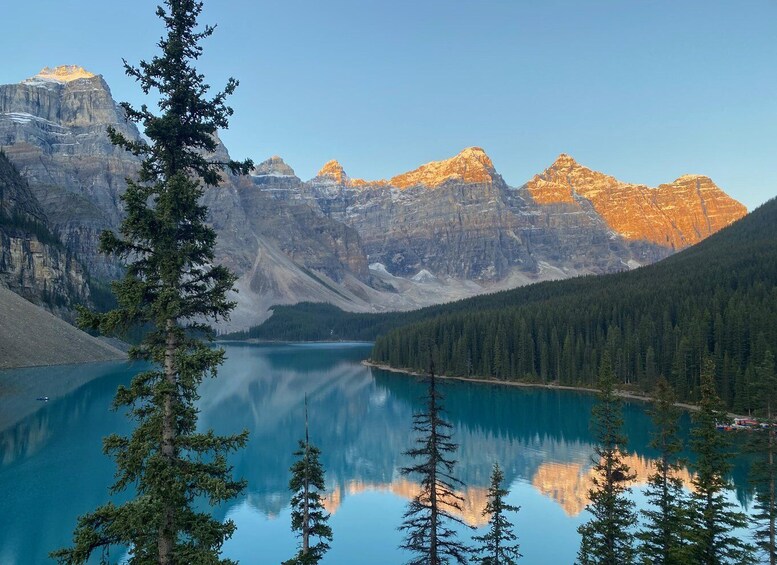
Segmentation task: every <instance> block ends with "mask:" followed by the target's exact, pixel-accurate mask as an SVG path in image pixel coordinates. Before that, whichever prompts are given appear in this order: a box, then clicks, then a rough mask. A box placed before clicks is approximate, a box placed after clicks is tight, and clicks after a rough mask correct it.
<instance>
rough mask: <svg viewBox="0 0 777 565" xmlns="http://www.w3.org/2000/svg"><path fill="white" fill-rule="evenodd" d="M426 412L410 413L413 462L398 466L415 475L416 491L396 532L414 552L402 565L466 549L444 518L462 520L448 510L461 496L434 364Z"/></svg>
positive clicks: (432, 564)
mask: <svg viewBox="0 0 777 565" xmlns="http://www.w3.org/2000/svg"><path fill="white" fill-rule="evenodd" d="M424 400H425V404H426V411H425V412H421V413H418V414H415V415H414V416H413V431H414V432H415V433H416V434H417V438H416V441H415V442H416V445H417V447H415V448H414V449H410V450H408V451H407V452H406V453H405V455H409V456H410V457H412V458H413V459H415V460H417V461H418V463H416V464H415V465H411V466H409V467H404V468H402V474H403V475H415V476H418V477H420V482H421V492H419V493H418V495H417V496H416V497H415V498H414V499H413V500H412V501H410V503H409V504H408V508H407V510H406V511H405V514H404V517H403V521H402V525H401V526H400V527H399V529H400V531H403V532H405V540H404V542H403V544H402V545H401V546H400V547H401V548H402V549H406V550H408V551H411V552H412V553H414V554H415V555H414V557H413V558H411V559H410V561H408V565H442V564H444V563H450V562H451V560H453V561H454V562H456V563H466V557H465V556H466V554H467V548H466V547H465V546H464V545H463V544H462V543H461V542H459V541H458V540H457V539H456V532H455V530H453V529H452V528H451V526H450V525H449V523H450V522H456V523H458V524H463V522H462V521H461V520H460V519H459V518H456V517H454V516H453V515H452V514H451V512H453V511H457V510H458V511H460V510H461V502H462V497H461V496H460V495H459V494H457V493H456V488H457V487H463V486H464V485H463V483H462V482H461V481H460V480H458V479H457V478H455V477H454V476H453V467H454V465H455V463H456V462H455V460H454V459H453V458H452V457H451V455H452V454H453V453H455V452H456V450H457V449H458V446H457V445H456V444H455V443H453V442H452V441H451V434H450V431H449V430H450V429H451V425H450V424H449V423H448V422H446V421H445V420H444V419H443V418H442V414H443V412H444V411H445V409H444V407H443V402H442V401H443V398H442V394H441V393H440V392H439V391H438V390H437V385H436V379H435V376H434V365H432V366H431V367H430V368H429V389H428V393H427V395H426V397H425V399H424Z"/></svg>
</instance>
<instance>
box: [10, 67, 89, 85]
mask: <svg viewBox="0 0 777 565" xmlns="http://www.w3.org/2000/svg"><path fill="white" fill-rule="evenodd" d="M95 76H96V75H95V74H94V73H90V72H89V71H87V70H86V69H85V68H83V67H79V66H78V65H60V66H59V67H53V68H52V67H43V69H42V70H41V71H40V72H39V73H38V74H37V75H35V76H34V77H31V78H28V79H27V80H26V81H23V82H24V83H28V82H34V81H38V80H49V81H55V82H71V81H74V80H78V79H81V78H94V77H95Z"/></svg>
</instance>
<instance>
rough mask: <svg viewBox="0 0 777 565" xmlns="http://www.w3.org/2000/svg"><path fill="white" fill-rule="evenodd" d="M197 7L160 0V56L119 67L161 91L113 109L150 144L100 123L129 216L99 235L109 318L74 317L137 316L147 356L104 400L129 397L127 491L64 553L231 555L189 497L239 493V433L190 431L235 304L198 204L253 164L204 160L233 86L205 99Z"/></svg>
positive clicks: (158, 559)
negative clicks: (121, 268) (126, 172)
mask: <svg viewBox="0 0 777 565" xmlns="http://www.w3.org/2000/svg"><path fill="white" fill-rule="evenodd" d="M201 11H202V3H201V2H197V1H194V0H166V1H165V3H164V6H160V7H158V8H157V11H156V14H157V16H158V17H160V18H161V19H162V20H163V22H164V25H165V27H166V35H165V36H164V37H162V39H161V40H160V41H159V44H158V45H159V48H160V49H161V54H159V55H157V56H155V57H154V58H153V59H152V60H151V61H150V62H146V61H141V62H140V64H139V66H138V67H134V66H131V65H129V64H127V63H126V62H125V71H126V73H127V75H129V76H130V77H133V78H134V79H135V80H137V82H138V83H139V84H140V88H141V89H142V90H143V92H144V93H145V94H149V93H151V92H152V91H154V92H156V93H158V100H159V101H158V109H159V113H160V114H159V115H155V114H154V113H153V112H152V111H151V110H150V109H149V108H148V107H147V106H146V105H143V106H142V107H141V108H140V109H135V108H133V107H132V106H131V105H129V104H127V103H123V104H122V107H123V108H124V111H125V112H126V115H127V117H128V119H129V120H131V121H133V122H136V123H140V124H142V126H143V127H144V128H145V133H146V136H147V138H148V140H149V142H148V143H147V142H145V141H133V140H130V139H127V138H126V137H124V136H123V135H121V134H120V133H118V132H117V131H115V130H109V135H110V137H111V140H112V142H113V143H114V144H116V145H118V146H120V147H123V148H125V149H127V150H128V151H130V152H132V153H134V154H135V155H139V156H142V157H143V162H142V166H141V169H140V173H139V178H138V179H137V181H128V186H127V190H126V192H125V193H124V195H123V196H122V200H123V202H124V206H125V212H126V217H125V219H124V221H123V222H122V224H121V229H120V234H115V233H113V232H105V233H103V234H102V237H101V241H100V243H101V249H102V251H103V252H104V253H108V254H113V255H115V256H117V257H119V258H121V259H123V260H125V262H126V274H125V276H124V278H123V279H122V280H120V281H118V282H116V283H114V284H113V290H114V293H115V295H116V299H117V302H118V307H117V308H116V309H115V310H113V311H111V312H108V313H106V314H96V313H89V312H82V316H81V322H82V324H83V325H85V326H89V327H92V328H96V329H98V330H99V331H100V332H102V333H103V334H113V333H115V332H119V331H122V330H125V329H126V328H130V327H133V326H138V325H143V326H145V327H148V328H150V329H149V331H148V332H147V333H146V334H145V336H144V338H143V340H142V342H141V343H140V345H138V346H136V347H133V348H132V349H131V351H130V356H131V357H132V358H134V359H142V360H145V361H149V362H151V363H152V366H153V368H152V369H151V370H149V371H145V372H142V373H140V374H138V375H136V376H135V377H134V378H133V380H132V383H131V385H130V386H129V387H123V386H122V387H119V390H118V392H117V394H116V398H115V400H114V407H115V408H116V409H118V408H120V407H127V408H128V411H129V414H130V415H131V417H132V418H133V419H134V420H135V421H136V422H137V426H136V428H135V430H134V431H133V432H132V434H131V435H130V436H129V437H120V436H117V435H112V436H109V437H107V438H106V439H105V440H104V451H105V452H106V453H107V454H110V455H112V456H113V457H114V458H115V460H116V464H117V467H118V470H117V472H116V482H115V483H114V484H113V486H112V487H111V493H112V494H113V493H118V492H121V491H124V490H125V489H126V488H127V487H129V486H133V487H134V488H135V491H136V495H135V497H134V498H133V499H131V500H129V501H128V502H125V503H124V504H122V505H120V506H116V505H114V504H113V503H108V504H106V505H104V506H101V507H100V508H98V509H97V510H95V511H94V512H92V513H89V514H87V515H85V516H82V517H81V518H80V519H79V521H78V526H77V528H76V530H75V533H74V542H73V547H71V548H67V549H62V550H59V551H57V552H55V554H54V556H55V557H56V559H58V560H59V561H60V562H61V563H84V562H86V560H87V559H88V558H89V556H90V555H91V554H92V553H93V552H94V551H95V550H98V549H102V550H103V551H105V548H107V547H109V546H117V545H118V546H126V547H128V548H129V555H130V559H129V562H130V563H137V564H140V563H159V564H162V565H170V564H175V563H178V564H188V563H229V562H230V561H229V560H221V559H220V558H219V552H220V549H221V546H222V544H223V543H224V541H225V540H226V539H227V538H229V537H230V536H231V534H232V533H233V532H234V530H235V525H234V523H233V522H231V521H229V520H228V521H226V522H225V523H221V522H219V521H217V520H215V519H213V518H212V517H211V515H210V514H209V513H204V512H201V511H198V510H197V509H196V508H195V506H196V505H195V501H196V500H198V499H204V500H206V501H208V502H209V503H210V504H212V505H215V504H219V503H221V502H223V501H225V500H228V499H230V498H232V497H234V496H235V495H237V494H238V493H239V492H240V491H241V490H242V489H243V488H244V483H243V482H242V481H236V480H233V479H232V478H231V467H230V466H229V465H228V463H227V459H226V456H227V454H228V453H229V452H230V451H233V450H235V449H238V448H240V447H242V446H243V445H244V443H245V441H246V437H247V436H246V434H245V433H242V434H238V435H232V436H217V435H215V434H214V433H213V432H212V431H205V432H197V431H196V427H197V412H198V411H197V408H196V406H195V403H196V401H197V400H198V398H199V396H198V392H197V390H198V386H199V384H200V382H201V381H202V379H203V378H204V377H205V376H215V374H216V369H217V367H218V365H219V364H221V362H222V360H223V357H224V351H223V350H221V349H213V348H211V347H210V346H209V345H208V344H207V342H206V340H210V339H212V332H211V330H210V328H209V327H208V326H207V325H206V322H207V320H208V319H214V320H215V319H217V318H219V317H221V318H224V317H226V316H228V313H229V311H230V310H231V309H232V308H233V306H234V304H233V303H232V302H230V301H229V300H228V299H227V297H226V295H227V292H228V291H229V290H230V289H231V288H232V284H233V282H234V276H233V275H232V274H231V273H230V272H229V271H228V270H227V269H225V268H224V267H220V266H214V265H213V260H214V256H213V247H214V243H215V239H216V235H215V232H214V231H213V230H212V229H211V228H210V227H208V226H207V225H206V224H205V219H206V212H207V210H206V208H205V207H204V206H202V205H201V204H200V197H201V196H202V194H203V190H204V189H203V186H202V185H203V184H204V185H206V186H214V185H216V184H217V183H218V181H219V175H220V174H221V172H222V171H223V170H224V169H228V170H230V171H232V172H233V173H245V172H247V170H248V168H249V167H250V165H251V164H250V162H244V163H237V162H234V161H230V162H227V163H219V162H214V161H213V160H211V159H209V155H210V154H212V153H213V152H214V150H215V149H216V143H217V142H216V140H215V138H214V135H215V133H216V131H217V129H219V128H226V127H227V126H228V118H229V116H230V115H231V114H232V110H231V109H230V108H229V107H227V106H226V105H225V99H226V97H227V96H228V95H229V94H231V93H232V92H233V91H234V89H235V87H236V86H237V81H235V80H233V79H230V80H229V81H228V83H227V85H226V87H225V89H224V90H223V91H222V92H220V93H218V94H216V95H215V96H213V97H212V98H207V97H206V96H207V93H208V90H209V87H208V85H207V84H206V83H205V82H204V77H203V75H201V74H199V73H198V72H197V71H196V69H195V68H194V66H193V65H194V63H195V61H196V60H197V59H198V58H199V57H200V55H201V53H202V48H201V46H200V41H201V40H203V39H204V38H207V37H208V36H210V35H211V34H212V33H213V30H214V28H213V27H210V26H206V27H202V28H200V27H199V26H198V23H197V19H198V16H199V15H200V13H201Z"/></svg>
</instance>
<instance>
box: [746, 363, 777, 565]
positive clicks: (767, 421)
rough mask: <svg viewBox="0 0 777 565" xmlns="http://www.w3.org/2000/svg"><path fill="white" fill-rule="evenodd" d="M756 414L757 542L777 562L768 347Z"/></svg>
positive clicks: (775, 435)
mask: <svg viewBox="0 0 777 565" xmlns="http://www.w3.org/2000/svg"><path fill="white" fill-rule="evenodd" d="M755 374H756V382H755V391H754V393H755V394H754V395H753V397H754V399H755V414H756V416H757V417H758V420H759V421H760V422H761V425H762V429H761V430H759V431H758V432H757V433H753V434H751V435H750V438H751V442H750V446H749V447H750V451H751V452H752V453H753V456H754V459H755V460H754V461H753V465H752V468H751V471H750V480H751V482H752V483H753V486H754V487H755V505H754V507H755V513H754V516H753V519H754V521H755V524H756V528H755V542H756V548H757V549H758V552H759V557H762V558H763V560H764V562H768V563H769V564H770V565H775V564H777V539H776V538H777V427H775V426H777V372H775V366H774V356H773V355H772V352H771V351H769V350H767V351H766V353H765V355H764V359H763V361H762V362H761V363H760V364H759V365H758V367H757V369H756V373H755Z"/></svg>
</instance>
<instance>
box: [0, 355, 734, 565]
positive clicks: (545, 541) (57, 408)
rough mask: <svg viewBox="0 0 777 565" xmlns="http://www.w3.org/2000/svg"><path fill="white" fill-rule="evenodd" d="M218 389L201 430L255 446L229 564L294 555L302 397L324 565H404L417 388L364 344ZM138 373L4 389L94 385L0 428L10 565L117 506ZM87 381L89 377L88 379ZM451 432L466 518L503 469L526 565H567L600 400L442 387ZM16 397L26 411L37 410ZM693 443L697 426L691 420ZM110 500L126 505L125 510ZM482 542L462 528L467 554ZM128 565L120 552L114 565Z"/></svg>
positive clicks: (253, 366)
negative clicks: (324, 542) (319, 489)
mask: <svg viewBox="0 0 777 565" xmlns="http://www.w3.org/2000/svg"><path fill="white" fill-rule="evenodd" d="M226 349H227V357H228V360H227V362H226V363H225V364H224V366H223V367H222V368H221V370H220V374H219V377H218V378H217V379H215V380H213V379H209V380H207V381H206V382H205V383H204V384H203V386H202V388H201V395H202V400H201V402H200V409H201V414H200V424H201V426H202V427H203V428H206V427H212V428H214V429H215V430H216V431H217V432H219V433H224V434H230V433H235V432H239V431H241V430H243V429H247V430H248V431H249V432H250V441H249V443H248V445H247V447H246V448H245V449H244V450H242V451H241V452H239V453H237V454H235V455H234V457H233V458H232V462H233V464H234V474H235V476H236V477H242V478H244V479H246V480H247V481H248V488H247V489H246V491H245V492H244V493H243V494H242V495H241V496H240V497H239V498H236V499H234V500H232V501H230V502H229V503H228V504H225V505H223V506H221V507H218V508H216V509H214V514H215V515H216V516H217V517H218V518H219V519H221V520H224V519H227V518H230V519H232V520H234V521H235V522H236V523H237V527H238V529H237V532H236V534H235V535H234V537H233V538H232V539H230V540H229V541H227V543H226V544H225V546H224V556H226V557H230V558H232V559H237V560H239V561H240V562H241V563H244V564H253V563H270V564H276V565H277V564H278V563H280V562H281V561H282V560H284V559H288V558H290V557H291V556H292V555H293V554H294V552H295V550H296V539H295V538H294V536H293V534H292V532H291V530H290V526H289V524H290V519H289V506H288V504H289V499H290V493H289V491H288V480H289V472H288V470H289V467H290V466H291V464H292V462H293V455H292V453H293V452H294V451H295V449H296V447H297V441H298V439H300V438H301V437H302V436H303V435H304V396H305V394H307V396H308V404H309V410H310V430H311V441H312V442H313V443H315V444H316V445H317V446H318V447H319V448H320V449H321V451H322V457H321V461H322V463H323V466H324V468H325V470H326V483H327V490H328V493H327V508H328V509H329V511H330V512H331V514H332V517H331V519H330V525H331V526H332V529H333V533H334V540H333V542H332V549H331V550H330V551H329V552H328V553H327V555H326V557H325V559H324V560H323V563H325V564H332V565H334V564H346V565H348V564H354V565H359V564H377V565H380V564H399V563H403V562H404V561H405V560H406V559H407V558H408V554H405V553H403V552H402V551H400V550H398V549H397V545H398V544H399V543H400V541H401V539H402V536H401V534H400V533H399V532H398V531H397V529H396V528H397V526H399V525H400V523H401V521H402V515H403V513H404V510H405V507H406V504H407V502H408V500H409V497H412V496H413V495H414V494H415V493H416V492H417V485H416V483H414V482H413V481H414V478H413V477H404V476H402V475H401V474H400V472H399V469H400V468H401V467H402V466H404V465H406V464H408V462H409V461H408V459H407V458H406V457H405V456H404V455H403V452H404V451H405V450H407V449H409V448H410V447H411V446H412V440H413V436H412V433H411V425H412V416H413V413H414V412H418V411H420V410H421V408H422V403H421V400H420V397H421V396H422V395H423V394H424V392H425V386H424V383H423V381H422V380H420V379H418V378H415V377H411V376H407V375H402V374H397V373H389V372H385V371H380V370H376V369H372V368H368V367H365V366H363V365H362V364H361V360H362V359H364V358H366V357H367V355H368V354H369V350H370V346H369V345H367V344H310V345H307V344H289V345H249V344H229V345H227V346H226ZM136 370H137V366H135V367H133V366H131V365H127V364H124V363H115V364H105V363H102V364H98V365H82V366H80V367H66V368H56V367H55V368H47V369H29V370H18V371H5V372H2V373H0V376H1V377H2V378H3V379H5V380H6V381H7V380H8V379H12V378H16V377H20V378H35V376H36V375H40V374H42V373H41V371H43V372H45V373H46V375H47V378H49V379H55V378H56V377H57V375H58V374H59V373H63V374H64V373H66V372H71V373H72V372H73V371H77V372H78V373H80V374H82V375H89V374H93V375H94V377H95V378H94V379H93V380H90V381H89V382H87V383H86V384H84V385H82V386H80V387H79V388H77V389H76V390H74V391H72V392H69V393H67V394H64V395H62V396H60V397H58V398H52V400H51V401H49V402H47V403H45V404H42V405H41V406H40V409H39V410H37V411H36V412H34V413H33V414H31V415H29V416H27V417H26V418H25V419H23V420H21V421H19V422H17V423H15V424H13V425H11V426H10V427H8V428H7V429H5V430H0V508H2V511H0V564H2V565H17V564H18V565H30V564H37V563H51V562H52V561H50V560H49V559H48V558H47V555H48V553H49V552H50V551H52V550H54V549H57V548H60V547H63V546H65V545H67V544H68V543H69V541H70V539H71V535H72V531H73V529H74V527H75V524H76V519H77V517H78V516H79V515H81V514H83V513H85V512H88V511H91V510H93V509H95V508H96V507H97V506H98V505H100V504H103V503H105V502H107V501H108V500H109V497H108V487H109V485H110V484H111V482H112V478H113V473H114V464H113V461H112V460H111V459H109V458H108V457H106V456H104V455H103V454H102V451H101V445H102V437H103V436H106V435H108V434H109V433H114V432H116V433H127V432H128V430H129V429H130V427H129V426H130V424H129V421H128V420H127V419H126V418H125V417H124V415H123V414H122V413H121V412H120V413H115V412H112V411H111V410H110V405H111V401H112V398H113V395H114V393H115V391H116V387H117V385H119V384H122V383H124V384H126V383H128V382H129V380H130V379H131V377H132V374H133V373H134V372H135V371H136ZM90 372H91V373H90ZM440 388H441V390H442V393H443V394H444V396H445V407H446V410H447V419H448V421H449V422H451V423H452V424H453V436H454V441H455V442H456V443H458V444H459V451H458V454H457V459H458V460H459V463H458V464H457V467H456V471H455V474H456V475H457V476H458V478H460V479H461V480H462V481H464V483H465V484H466V485H467V486H466V488H465V489H463V490H462V493H461V494H462V495H463V496H464V497H465V505H464V508H463V512H462V514H461V516H460V517H461V518H462V519H463V520H464V521H465V522H467V523H468V524H470V525H472V526H475V527H478V526H482V525H483V524H484V523H485V522H484V519H483V517H482V515H481V513H482V509H483V506H484V505H485V500H486V499H485V494H486V488H487V486H488V481H489V475H490V472H491V467H492V465H493V463H494V462H498V463H499V464H500V465H501V467H502V468H503V470H504V473H505V477H506V480H507V482H508V483H509V488H510V497H509V502H510V503H512V504H515V505H518V506H520V507H521V510H520V512H518V513H517V514H515V515H512V516H511V518H512V520H513V523H514V524H515V531H516V533H517V534H518V536H519V542H520V544H521V553H522V554H523V555H524V558H523V559H522V560H521V562H522V563H526V564H532V563H537V564H542V563H547V564H564V563H572V562H573V561H574V559H575V555H576V553H577V548H578V543H579V539H578V535H577V532H576V529H577V527H578V526H579V525H580V524H581V523H583V522H585V521H587V520H588V514H587V512H585V511H583V508H584V506H585V503H586V492H587V489H588V488H589V487H590V473H589V471H590V468H591V455H592V453H593V445H592V443H591V434H590V432H589V427H588V422H589V418H590V411H591V407H592V406H593V402H594V397H593V396H592V395H590V394H586V393H577V392H570V391H555V390H546V389H536V388H517V387H504V386H497V385H484V384H475V383H465V382H458V381H444V382H442V383H441V387H440ZM29 401H30V399H29V398H20V399H19V402H29ZM644 409H645V405H643V404H641V403H627V404H626V406H625V411H624V412H625V414H624V416H625V423H626V432H627V434H628V436H629V438H630V444H629V446H628V447H629V453H630V455H629V464H630V465H632V467H633V468H634V469H635V470H636V471H637V474H638V478H637V482H636V485H635V487H634V492H633V497H634V500H636V501H637V504H638V505H641V504H643V502H644V500H643V497H642V495H641V492H640V491H641V485H642V484H644V480H645V479H646V477H647V473H648V472H649V470H650V468H649V464H650V460H651V457H653V456H654V455H655V454H654V453H653V452H652V451H651V450H650V449H649V448H647V443H648V441H649V435H650V430H651V425H650V420H649V418H648V416H647V415H646V414H645V410H644ZM682 423H683V430H684V433H686V434H687V431H688V426H689V419H688V418H687V416H684V417H683V422H682ZM734 479H735V482H736V483H737V485H739V486H740V488H741V490H740V492H736V493H735V492H732V493H731V497H732V500H737V501H739V503H740V504H744V505H745V507H746V506H747V504H746V503H747V495H746V493H745V490H744V489H745V487H746V468H745V463H744V462H743V461H738V463H737V466H736V468H735V469H734ZM116 500H118V501H120V500H121V497H118V498H117V499H116ZM482 531H483V530H481V531H480V532H476V531H475V532H473V531H469V530H465V529H464V528H461V529H460V539H462V540H464V541H468V540H469V538H470V537H471V536H472V535H473V533H475V534H476V533H482ZM120 557H121V554H118V556H117V559H118V558H120Z"/></svg>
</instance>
